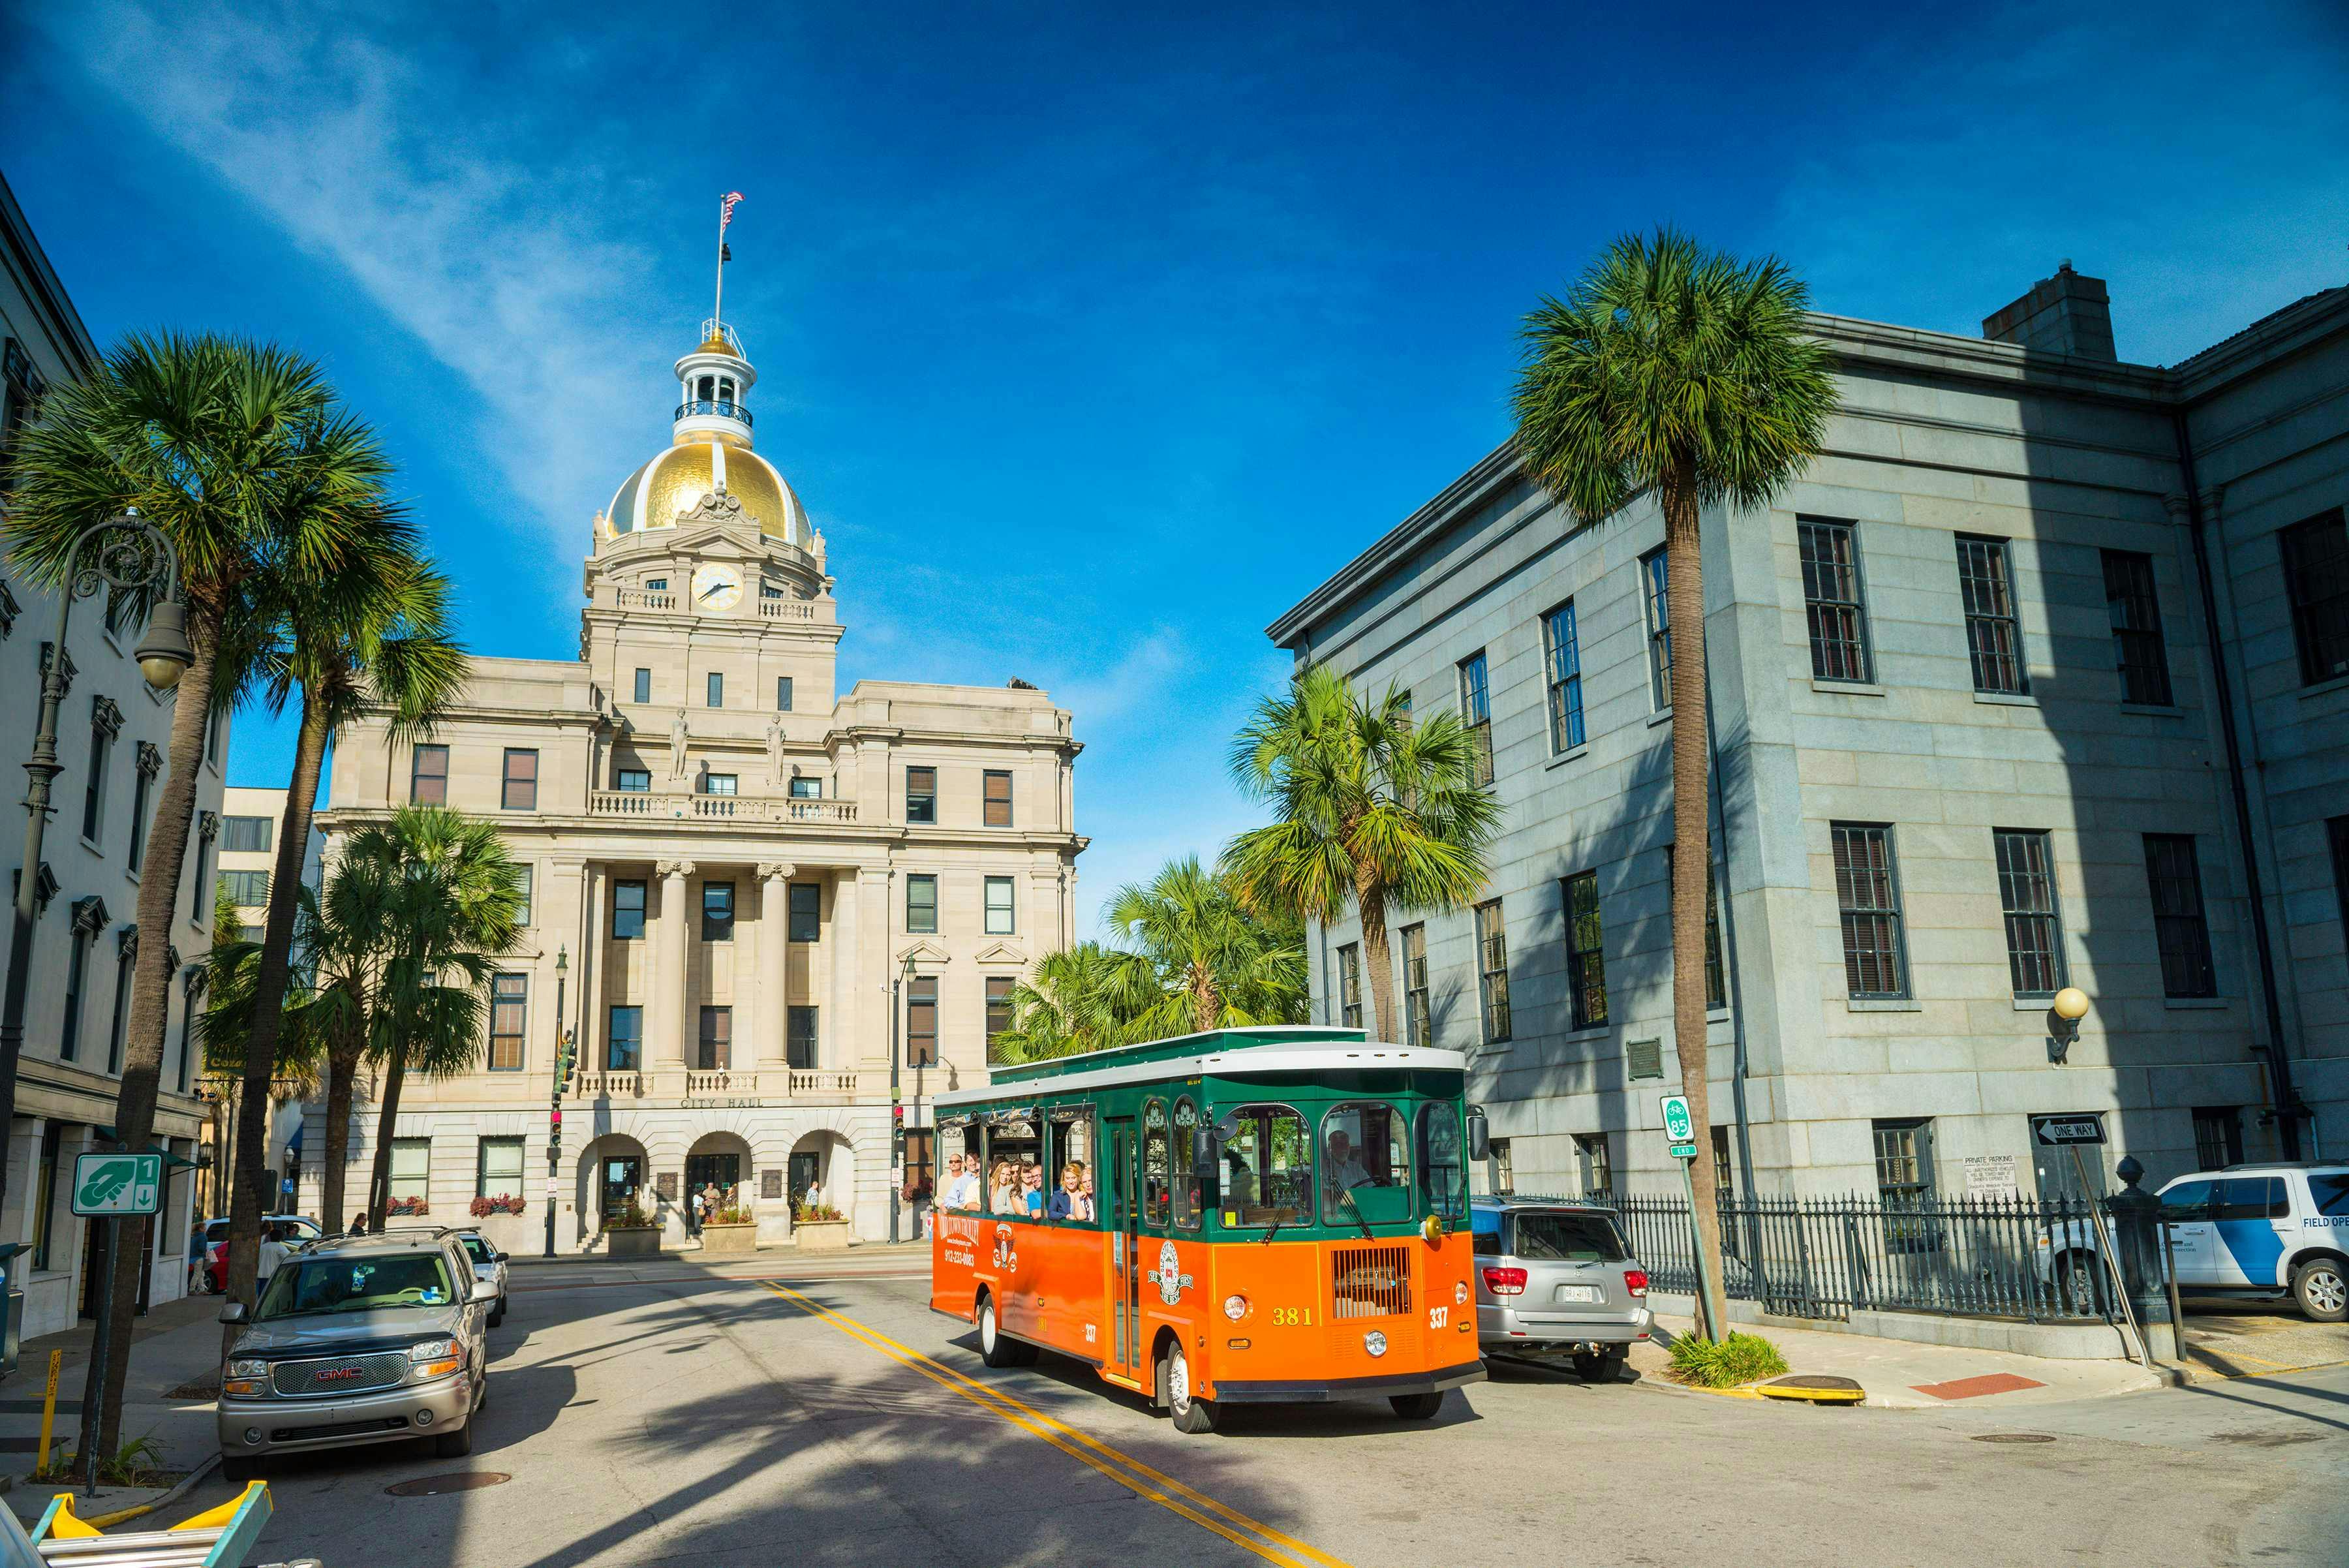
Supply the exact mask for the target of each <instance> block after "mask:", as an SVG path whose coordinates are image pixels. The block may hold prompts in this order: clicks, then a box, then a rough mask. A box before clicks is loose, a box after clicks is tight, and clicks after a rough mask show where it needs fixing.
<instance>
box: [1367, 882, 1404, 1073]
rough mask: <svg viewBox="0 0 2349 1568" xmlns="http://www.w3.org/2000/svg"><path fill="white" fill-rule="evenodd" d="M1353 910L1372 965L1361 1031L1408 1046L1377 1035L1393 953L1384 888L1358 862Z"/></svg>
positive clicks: (1394, 1037) (1389, 989)
mask: <svg viewBox="0 0 2349 1568" xmlns="http://www.w3.org/2000/svg"><path fill="white" fill-rule="evenodd" d="M1354 907H1355V908H1356V909H1359V910H1360V911H1361V917H1362V952H1363V955H1364V956H1365V957H1367V958H1368V959H1369V960H1370V961H1371V978H1370V986H1369V990H1370V994H1369V995H1368V996H1366V997H1364V998H1363V999H1362V1002H1363V1007H1362V1024H1363V1027H1364V1028H1365V1029H1367V1030H1368V1031H1369V1033H1370V1037H1371V1039H1373V1040H1393V1041H1395V1042H1396V1043H1398V1044H1406V1045H1407V1044H1410V1042H1409V1041H1407V1040H1404V1039H1403V1037H1402V1035H1401V1034H1400V1033H1396V1034H1382V1033H1380V1032H1379V1025H1380V1024H1381V1023H1382V1022H1383V1021H1384V1020H1385V1018H1386V1012H1387V1007H1388V1005H1389V1002H1388V999H1389V998H1390V997H1392V995H1393V994H1394V953H1393V951H1392V950H1391V949H1390V948H1389V947H1388V945H1387V890H1386V888H1385V886H1384V884H1382V883H1381V882H1379V881H1378V880H1377V879H1376V878H1375V877H1372V876H1371V874H1370V870H1369V868H1368V867H1364V866H1362V865H1361V863H1360V862H1357V863H1356V865H1355V867H1354Z"/></svg>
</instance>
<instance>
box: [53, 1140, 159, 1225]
mask: <svg viewBox="0 0 2349 1568" xmlns="http://www.w3.org/2000/svg"><path fill="white" fill-rule="evenodd" d="M162 1196H163V1157H162V1156H161V1155H160V1154H78V1155H76V1156H74V1180H73V1211H74V1212H75V1213H77V1214H83V1215H132V1216H136V1215H140V1214H152V1213H154V1212H155V1211H156V1210H158V1209H160V1207H161V1206H162Z"/></svg>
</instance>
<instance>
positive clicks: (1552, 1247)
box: [1510, 1213, 1623, 1263]
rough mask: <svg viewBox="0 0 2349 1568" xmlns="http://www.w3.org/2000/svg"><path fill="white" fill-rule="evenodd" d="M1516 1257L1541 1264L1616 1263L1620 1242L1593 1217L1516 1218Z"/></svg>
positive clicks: (1607, 1225) (1537, 1215)
mask: <svg viewBox="0 0 2349 1568" xmlns="http://www.w3.org/2000/svg"><path fill="white" fill-rule="evenodd" d="M1516 1228H1517V1241H1516V1246H1515V1247H1513V1248H1512V1249H1510V1250H1511V1251H1513V1252H1514V1253H1515V1254H1516V1256H1517V1257H1520V1258H1527V1259H1532V1260H1534V1261H1536V1262H1544V1263H1619V1262H1623V1242H1622V1240H1621V1239H1620V1238H1619V1237H1618V1236H1617V1235H1616V1234H1615V1227H1614V1225H1613V1224H1612V1223H1611V1222H1609V1220H1605V1219H1603V1218H1601V1217H1600V1216H1599V1215H1597V1214H1540V1213H1535V1214H1520V1215H1518V1216H1517V1217H1516Z"/></svg>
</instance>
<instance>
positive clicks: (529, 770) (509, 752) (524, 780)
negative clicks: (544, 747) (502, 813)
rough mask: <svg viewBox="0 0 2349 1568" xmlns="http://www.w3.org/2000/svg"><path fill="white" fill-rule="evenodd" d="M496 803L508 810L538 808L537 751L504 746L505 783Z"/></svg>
mask: <svg viewBox="0 0 2349 1568" xmlns="http://www.w3.org/2000/svg"><path fill="white" fill-rule="evenodd" d="M498 804H499V805H502V806H503V807H504V808H505V809H506V810H508V811H536V810H537V809H538V753H536V752H533V751H524V750H520V749H518V748H515V747H512V746H509V747H507V748H506V772H505V784H504V789H503V791H502V793H501V794H500V795H499V797H498Z"/></svg>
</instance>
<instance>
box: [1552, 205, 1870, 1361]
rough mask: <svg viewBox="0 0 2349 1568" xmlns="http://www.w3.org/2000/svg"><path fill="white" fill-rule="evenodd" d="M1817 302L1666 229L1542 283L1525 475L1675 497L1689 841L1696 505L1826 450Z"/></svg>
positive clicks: (1691, 1056) (1686, 968)
mask: <svg viewBox="0 0 2349 1568" xmlns="http://www.w3.org/2000/svg"><path fill="white" fill-rule="evenodd" d="M1809 302H1810V296H1809V291H1808V290H1807V289H1806V288H1805V287H1804V286H1803V284H1802V283H1801V282H1800V281H1799V280H1798V279H1796V278H1795V276H1794V275H1793V274H1792V273H1790V272H1788V271H1787V269H1786V267H1785V264H1784V263H1782V262H1780V261H1778V260H1777V258H1775V256H1774V257H1766V258H1764V259H1763V260H1761V261H1758V262H1740V261H1738V260H1736V259H1735V258H1733V257H1732V256H1729V255H1726V254H1722V253H1720V252H1717V251H1705V250H1702V249H1701V248H1700V247H1699V246H1698V245H1697V244H1696V243H1695V242H1694V241H1693V240H1692V239H1690V238H1689V237H1688V236H1686V235H1685V234H1677V233H1674V232H1673V231H1671V230H1670V229H1659V230H1658V231H1657V232H1656V233H1655V234H1654V235H1653V236H1651V237H1641V236H1639V235H1627V236H1626V237H1624V238H1622V239H1619V240H1617V241H1616V242H1615V243H1614V244H1612V245H1610V246H1609V247H1608V249H1607V251H1606V253H1605V254H1603V255H1601V256H1600V257H1599V260H1598V261H1597V262H1596V263H1594V264H1593V265H1591V267H1590V268H1589V270H1588V271H1587V272H1585V273H1584V274H1583V275H1582V276H1581V277H1580V278H1578V279H1577V280H1576V282H1575V285H1574V287H1573V288H1572V290H1571V291H1569V292H1568V296H1567V297H1566V298H1564V299H1563V300H1559V299H1550V298H1545V299H1544V300H1543V301H1542V302H1541V305H1540V306H1539V307H1538V308H1537V309H1536V310H1535V311H1534V312H1533V314H1531V315H1530V316H1528V317H1526V323H1525V328H1524V339H1525V355H1526V363H1525V368H1524V369H1523V371H1522V372H1521V373H1520V374H1519V376H1518V378H1517V385H1516V396H1515V405H1516V418H1517V432H1516V444H1517V451H1518V454H1519V457H1520V460H1521V461H1522V462H1523V463H1524V465H1525V471H1526V474H1527V475H1528V476H1530V477H1531V478H1532V479H1533V480H1534V481H1535V483H1538V484H1540V485H1541V486H1542V487H1543V488H1544V489H1545V490H1547V491H1548V492H1549V493H1550V494H1551V495H1552V496H1553V497H1555V498H1556V499H1557V501H1558V502H1559V503H1560V504H1563V505H1565V506H1566V507H1567V508H1568V509H1569V510H1570V511H1572V512H1573V513H1574V514H1575V515H1576V516H1578V517H1579V518H1580V519H1582V520H1583V521H1585V522H1587V523H1597V522H1599V521H1600V520H1602V519H1604V518H1608V517H1611V516H1613V515H1615V514H1618V513H1619V512H1620V511H1622V510H1623V508H1624V507H1625V506H1627V505H1628V504H1630V501H1631V500H1632V498H1633V497H1634V496H1636V495H1637V494H1639V493H1640V492H1642V491H1649V490H1652V491H1653V492H1654V493H1655V495H1656V499H1657V502H1658V504H1660V505H1661V507H1662V509H1663V514H1664V546H1665V552H1666V554H1665V587H1664V601H1665V621H1666V624H1667V626H1668V627H1669V635H1670V638H1671V640H1670V641H1669V642H1668V643H1667V644H1666V645H1665V646H1666V649H1667V650H1668V651H1667V657H1668V658H1669V659H1671V700H1672V835H1673V841H1674V842H1675V843H1677V844H1682V845H1708V846H1709V845H1710V843H1711V838H1710V836H1709V835H1708V834H1707V832H1706V814H1707V802H1706V769H1705V763H1706V724H1705V664H1704V576H1703V557H1702V540H1701V538H1700V535H1699V528H1698V518H1699V515H1700V514H1701V512H1702V509H1703V508H1704V507H1706V506H1708V505H1713V506H1718V505H1721V504H1723V503H1726V504H1728V505H1729V507H1730V508H1731V510H1730V512H1729V513H1728V514H1726V515H1727V516H1729V517H1737V516H1739V515H1740V514H1744V515H1745V516H1749V517H1750V516H1752V515H1753V514H1756V513H1759V512H1761V511H1762V510H1763V509H1764V508H1766V507H1767V506H1768V505H1769V504H1770V503H1771V501H1772V499H1773V498H1774V497H1775V496H1776V495H1777V494H1778V493H1779V492H1780V491H1782V490H1783V489H1785V486H1786V484H1787V483H1788V482H1789V481H1791V480H1792V479H1793V478H1794V477H1795V475H1796V474H1797V473H1799V472H1802V470H1803V468H1804V467H1805V465H1806V464H1807V463H1808V462H1810V461H1811V459H1813V458H1814V457H1816V456H1817V455H1818V451H1819V442H1820V440H1821V439H1822V437H1823V436H1824V435H1825V434H1826V423H1827V419H1828V417H1829V416H1830V415H1831V414H1833V413H1834V412H1835V409H1836V390H1835V379H1834V364H1835V361H1834V357H1833V356H1832V355H1831V354H1830V353H1829V352H1828V350H1827V348H1826V346H1825V345H1824V344H1822V343H1820V342H1819V341H1818V340H1817V339H1816V338H1814V337H1810V336H1809V335H1808V334H1807V332H1806V327H1805V322H1804V313H1805V311H1806V308H1807V306H1808V305H1809ZM1754 525H1756V526H1759V525H1761V524H1760V523H1759V521H1758V519H1757V520H1756V522H1755V524H1754ZM1711 858H1712V857H1711V856H1710V854H1695V853H1689V854H1681V855H1675V856H1673V857H1672V889H1671V911H1672V1037H1673V1044H1674V1048H1675V1049H1676V1051H1677V1052H1678V1054H1679V1056H1680V1065H1681V1092H1682V1094H1684V1095H1686V1096H1688V1102H1689V1112H1690V1116H1691V1119H1692V1122H1693V1124H1694V1126H1695V1127H1696V1130H1697V1132H1698V1134H1699V1136H1700V1137H1702V1134H1703V1132H1704V1129H1705V1128H1707V1127H1711V1126H1712V1125H1713V1124H1712V1119H1711V1112H1710V1109H1709V1105H1710V1100H1711V1096H1710V1095H1709V1094H1708V1092H1707V1087H1708V1085H1707V1084H1706V1065H1705V1028H1704V905H1705V898H1704V888H1705V875H1706V871H1707V868H1708V867H1709V864H1710V861H1711ZM1689 1175H1690V1179H1691V1181H1692V1184H1693V1186H1694V1188H1695V1194H1696V1216H1697V1232H1698V1239H1699V1245H1700V1248H1701V1250H1702V1261H1703V1262H1704V1268H1705V1278H1706V1280H1707V1282H1708V1283H1709V1285H1710V1287H1711V1289H1710V1291H1709V1292H1708V1295H1707V1299H1706V1301H1705V1303H1704V1308H1705V1321H1706V1325H1707V1332H1709V1333H1711V1334H1714V1335H1715V1336H1718V1335H1719V1334H1721V1333H1722V1332H1723V1326H1724V1319H1723V1314H1722V1310H1721V1308H1722V1303H1721V1299H1720V1289H1721V1215H1720V1210H1719V1208H1718V1207H1717V1203H1716V1199H1715V1197H1714V1190H1713V1189H1714V1183H1713V1162H1712V1161H1711V1160H1709V1159H1705V1158H1698V1159H1696V1160H1694V1161H1693V1162H1692V1165H1691V1168H1690V1172H1689Z"/></svg>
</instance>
